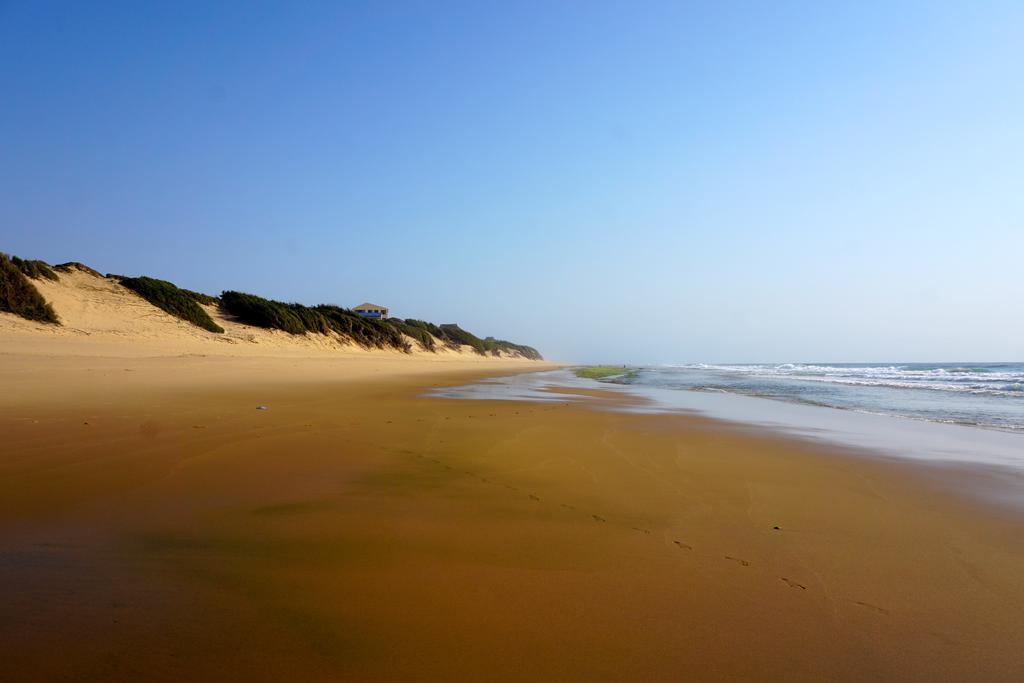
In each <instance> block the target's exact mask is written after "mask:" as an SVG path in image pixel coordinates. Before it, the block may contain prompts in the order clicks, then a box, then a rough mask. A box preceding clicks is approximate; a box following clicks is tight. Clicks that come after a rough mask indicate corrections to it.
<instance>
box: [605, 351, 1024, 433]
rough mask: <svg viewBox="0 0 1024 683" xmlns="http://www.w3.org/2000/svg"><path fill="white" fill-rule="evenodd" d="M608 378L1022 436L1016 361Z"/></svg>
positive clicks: (716, 368) (689, 369)
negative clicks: (997, 430) (1017, 433)
mask: <svg viewBox="0 0 1024 683" xmlns="http://www.w3.org/2000/svg"><path fill="white" fill-rule="evenodd" d="M611 381H613V382H618V383H622V384H635V385H638V386H650V387H656V388H661V389H683V390H689V391H714V392H725V393H733V394H745V395H748V396H759V397H762V398H771V399H776V400H781V401H790V402H794V403H804V404H810V405H817V406H825V407H828V408H838V409H843V410H853V411H858V412H864V413H874V414H877V415H892V416H896V417H904V418H911V419H915V420H925V421H929V422H944V423H950V424H961V425H972V426H977V427H986V428H991V429H1003V430H1011V431H1017V430H1019V431H1024V363H781V364H735V365H732V364H730V365H711V364H705V363H691V364H682V365H662V366H648V367H641V368H638V369H636V370H635V372H634V373H633V374H631V375H628V376H624V377H621V378H611Z"/></svg>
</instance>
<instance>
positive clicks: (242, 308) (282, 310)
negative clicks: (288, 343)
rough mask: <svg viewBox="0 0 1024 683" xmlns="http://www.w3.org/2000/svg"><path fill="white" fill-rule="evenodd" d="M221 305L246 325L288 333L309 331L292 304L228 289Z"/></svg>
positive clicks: (221, 297) (221, 296)
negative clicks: (292, 307)
mask: <svg viewBox="0 0 1024 683" xmlns="http://www.w3.org/2000/svg"><path fill="white" fill-rule="evenodd" d="M220 305H221V307H222V308H223V309H224V310H225V311H226V312H228V313H230V314H231V315H233V316H235V317H236V318H238V320H239V322H243V323H245V324H246V325H254V326H256V327H265V328H268V329H273V330H284V331H285V332H287V333H288V334H305V333H306V332H308V331H309V330H308V329H307V328H306V325H305V324H304V323H303V321H302V319H301V318H299V317H298V316H296V315H295V313H293V312H292V310H291V306H290V305H289V304H283V303H281V302H279V301H271V300H269V299H264V298H262V297H258V296H254V295H252V294H244V293H242V292H234V291H227V292H224V293H222V294H221V295H220Z"/></svg>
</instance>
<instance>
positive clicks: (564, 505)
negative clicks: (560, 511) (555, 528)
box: [561, 503, 576, 510]
mask: <svg viewBox="0 0 1024 683" xmlns="http://www.w3.org/2000/svg"><path fill="white" fill-rule="evenodd" d="M561 506H562V507H564V508H565V509H566V510H575V509H576V508H574V507H573V506H572V505H568V504H566V503H561Z"/></svg>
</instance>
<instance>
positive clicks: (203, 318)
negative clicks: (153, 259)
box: [121, 276, 224, 333]
mask: <svg viewBox="0 0 1024 683" xmlns="http://www.w3.org/2000/svg"><path fill="white" fill-rule="evenodd" d="M121 284H122V285H124V286H125V287H127V288H128V289H130V290H132V291H133V292H135V293H136V294H138V295H139V296H141V297H142V298H143V299H145V300H146V301H148V302H149V303H151V304H153V305H154V306H156V307H157V308H159V309H162V310H164V311H167V312H168V313H170V314H171V315H173V316H175V317H178V318H181V319H182V320H185V321H187V322H190V323H192V324H193V325H196V326H197V327H201V328H203V329H204V330H209V331H210V332H217V333H222V332H224V328H223V327H221V326H220V325H218V324H217V323H215V322H213V319H212V318H210V316H209V314H208V313H207V312H206V311H204V310H203V309H202V308H201V307H200V306H199V304H197V303H196V301H195V299H194V298H193V297H192V295H191V294H189V293H188V292H187V291H185V290H183V289H178V287H177V286H175V285H174V284H172V283H170V282H167V281H166V280H157V279H156V278H151V277H144V276H143V277H126V278H123V279H122V280H121Z"/></svg>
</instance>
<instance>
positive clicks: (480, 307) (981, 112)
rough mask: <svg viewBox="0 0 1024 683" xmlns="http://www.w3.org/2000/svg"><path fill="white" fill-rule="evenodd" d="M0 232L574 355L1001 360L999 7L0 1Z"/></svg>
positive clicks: (1021, 303)
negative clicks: (366, 305)
mask: <svg viewBox="0 0 1024 683" xmlns="http://www.w3.org/2000/svg"><path fill="white" fill-rule="evenodd" d="M0 97H2V100H0V101H2V106H0V250H3V251H7V252H10V253H14V254H17V255H19V256H24V257H30V258H42V259H44V260H47V261H50V262H61V261H66V260H77V261H83V262H85V263H87V264H89V265H92V266H93V267H95V268H97V269H99V270H101V271H104V272H108V271H109V272H116V273H124V274H130V275H135V274H145V275H151V276H155V277H161V278H166V279H169V280H172V281H174V282H176V283H177V284H179V285H181V286H184V287H189V288H193V289H199V290H203V291H207V292H211V293H217V292H219V291H221V290H223V289H240V290H243V291H249V292H252V293H256V294H260V295H264V296H269V297H273V298H278V299H285V300H295V301H301V302H303V303H310V304H313V303H320V302H332V303H340V304H343V305H349V306H351V305H354V304H357V303H360V302H362V301H364V300H369V301H372V302H376V303H381V304H386V305H389V306H391V308H392V310H393V312H394V313H395V314H396V315H399V316H402V317H417V318H425V319H428V320H433V321H435V322H458V323H460V324H462V325H463V326H464V327H466V328H468V329H470V330H472V331H474V332H477V333H478V334H481V335H484V334H493V335H496V336H499V337H504V338H508V339H512V340H514V341H520V342H525V343H531V344H534V345H536V346H537V347H539V348H540V349H541V351H543V352H544V353H545V354H546V355H548V356H549V357H554V358H559V359H565V360H578V361H611V362H673V361H730V362H738V361H799V360H806V361H843V360H850V361H872V360H893V361H898V360H922V361H934V360H983V359H984V360H1021V359H1024V3H1022V2H1020V1H1019V0H1012V1H1010V2H949V3H947V2H915V3H902V2H894V1H892V0H890V1H886V2H836V3H829V2H824V1H822V0H817V1H812V2H750V3H729V2H717V1H716V2H700V3H698V2H682V1H679V0H677V1H674V2H664V3H659V2H640V3H636V2H619V3H601V2H591V1H587V2H574V3H569V2H565V3H559V2H539V3H528V2H503V3H498V2H481V1H479V0H476V1H472V2H464V3H456V2H421V3H400V2H366V3H357V2H347V3H342V2H326V3H314V2H303V3H293V2H281V3H264V2H238V3H234V4H231V3H210V2H196V3H188V2H168V3H137V2H123V3H118V2H104V3H81V2H74V3H72V2H68V3H49V2H40V1H34V2H20V1H17V0H14V1H12V0H0Z"/></svg>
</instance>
